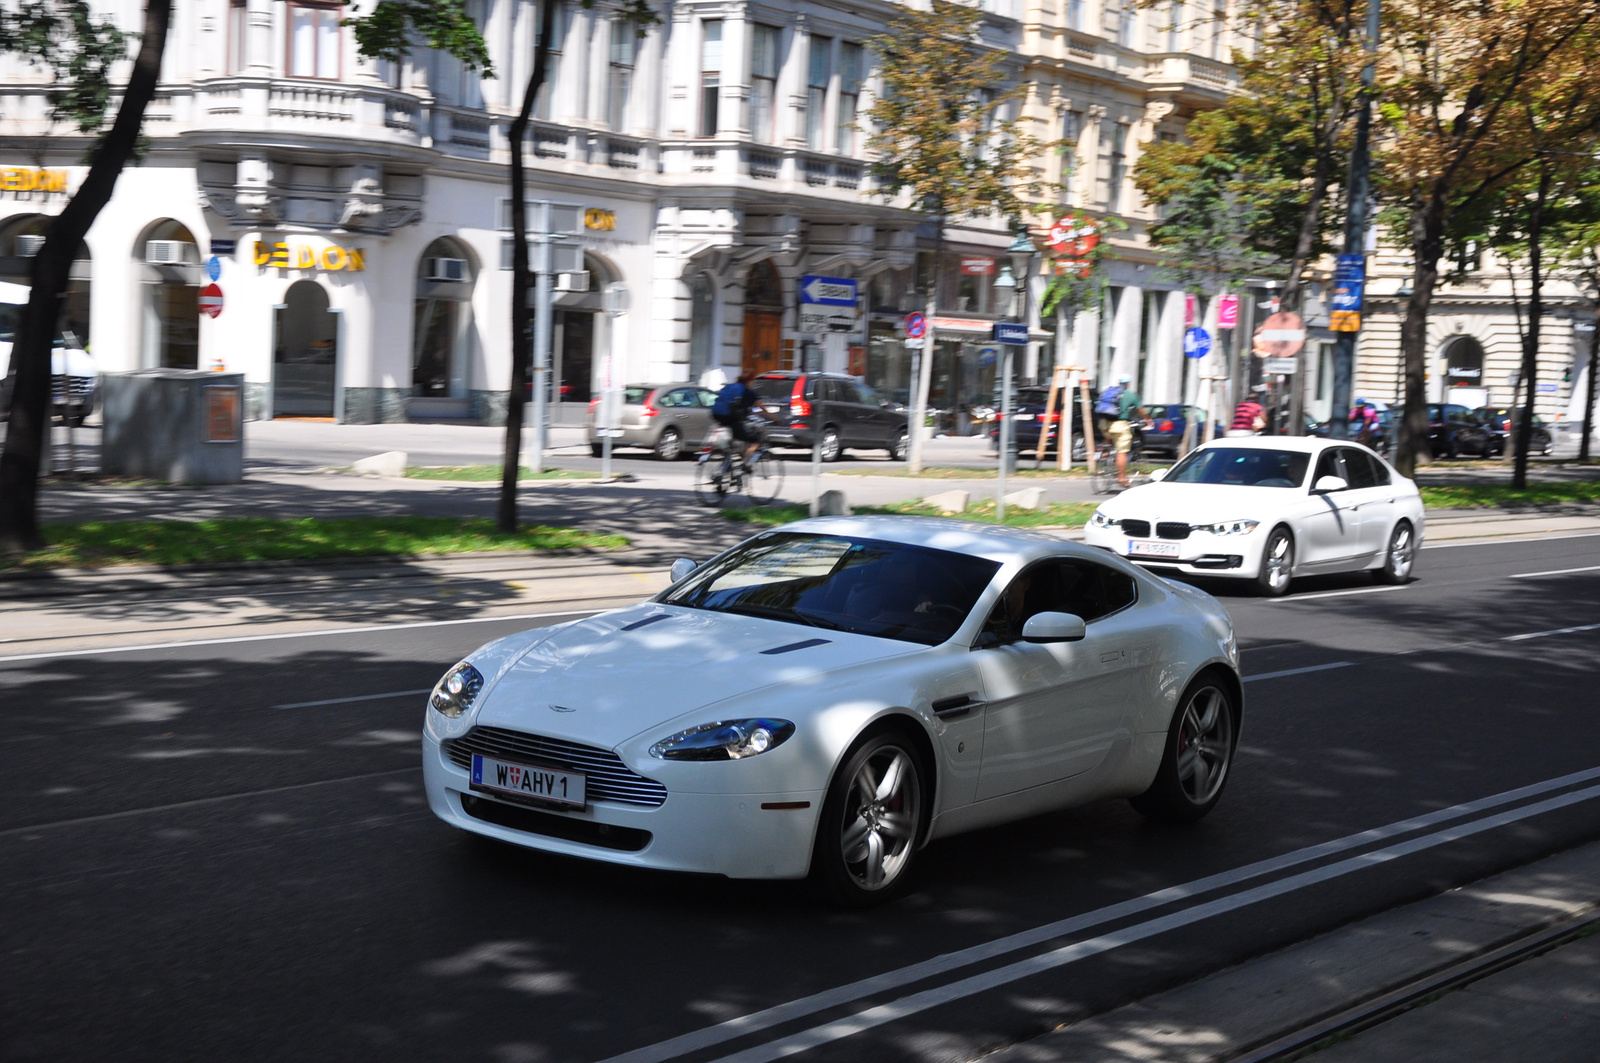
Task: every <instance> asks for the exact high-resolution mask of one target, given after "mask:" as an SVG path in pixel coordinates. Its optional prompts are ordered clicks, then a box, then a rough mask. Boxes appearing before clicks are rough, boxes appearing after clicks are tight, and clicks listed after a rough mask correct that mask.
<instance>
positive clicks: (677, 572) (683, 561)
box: [671, 557, 700, 583]
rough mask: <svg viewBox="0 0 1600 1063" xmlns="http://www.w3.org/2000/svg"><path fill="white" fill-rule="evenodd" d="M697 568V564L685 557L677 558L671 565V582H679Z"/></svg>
mask: <svg viewBox="0 0 1600 1063" xmlns="http://www.w3.org/2000/svg"><path fill="white" fill-rule="evenodd" d="M699 567H700V566H699V565H698V564H696V563H695V562H693V561H691V560H689V559H688V558H687V557H680V558H678V560H676V561H674V562H673V563H672V572H671V575H672V582H674V583H677V582H678V581H679V580H681V579H685V578H687V577H688V576H689V574H690V573H692V572H693V571H694V570H695V569H697V568H699Z"/></svg>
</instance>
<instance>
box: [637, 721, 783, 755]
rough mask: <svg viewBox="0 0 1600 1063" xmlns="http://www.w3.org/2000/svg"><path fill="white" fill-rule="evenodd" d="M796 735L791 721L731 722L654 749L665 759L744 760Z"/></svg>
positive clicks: (676, 737)
mask: <svg viewBox="0 0 1600 1063" xmlns="http://www.w3.org/2000/svg"><path fill="white" fill-rule="evenodd" d="M792 734H794V724H792V723H790V722H789V721H788V720H765V719H761V720H727V721H724V722H722V723H707V724H701V725H700V726H699V727H691V728H689V729H688V730H687V731H679V732H678V733H677V734H675V735H673V736H671V737H670V738H663V739H662V740H661V741H659V742H657V743H656V744H655V745H653V746H651V747H650V755H651V756H652V757H660V758H661V759H662V760H743V759H744V758H745V757H753V756H755V755H756V754H757V753H765V752H766V751H767V750H769V749H772V748H773V747H774V746H779V745H782V744H783V742H784V740H785V739H787V738H788V737H789V736H790V735H792Z"/></svg>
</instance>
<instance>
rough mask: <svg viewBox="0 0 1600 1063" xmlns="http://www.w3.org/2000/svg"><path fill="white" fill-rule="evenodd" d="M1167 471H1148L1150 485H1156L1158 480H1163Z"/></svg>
mask: <svg viewBox="0 0 1600 1063" xmlns="http://www.w3.org/2000/svg"><path fill="white" fill-rule="evenodd" d="M1167 471H1168V470H1166V469H1152V470H1150V482H1151V483H1156V482H1157V481H1159V480H1165V479H1166V478H1167Z"/></svg>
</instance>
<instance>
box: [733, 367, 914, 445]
mask: <svg viewBox="0 0 1600 1063" xmlns="http://www.w3.org/2000/svg"><path fill="white" fill-rule="evenodd" d="M753 384H754V387H755V390H756V394H757V395H759V396H760V397H761V402H760V404H759V405H758V407H757V410H758V412H759V413H760V414H761V416H763V417H765V418H766V419H767V421H768V422H769V423H768V425H767V430H766V432H767V442H769V443H771V444H772V445H773V446H776V447H785V446H788V447H804V448H805V449H807V450H810V449H811V448H812V445H813V444H814V442H815V441H816V439H817V434H816V433H817V432H818V430H819V428H820V430H821V433H822V460H823V461H838V460H839V458H840V457H842V456H843V455H844V452H845V450H846V449H847V448H849V447H859V448H872V449H881V450H886V451H888V452H889V458H890V459H891V460H893V461H902V460H904V459H905V456H906V438H907V435H906V420H907V418H906V412H905V409H904V407H901V406H898V405H896V404H895V403H892V402H890V401H889V400H888V399H886V398H884V397H883V396H881V395H879V394H878V393H877V392H876V391H873V390H872V389H871V388H869V387H867V386H866V385H864V384H860V383H857V381H856V379H855V378H854V377H849V376H845V375H843V374H841V373H798V372H792V371H787V372H774V373H763V374H761V375H760V376H758V377H756V378H755V380H754V382H753Z"/></svg>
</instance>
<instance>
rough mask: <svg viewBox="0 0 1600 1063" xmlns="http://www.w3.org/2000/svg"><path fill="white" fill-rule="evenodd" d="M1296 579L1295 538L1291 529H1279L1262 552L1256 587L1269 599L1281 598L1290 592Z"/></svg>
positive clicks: (1274, 532)
mask: <svg viewBox="0 0 1600 1063" xmlns="http://www.w3.org/2000/svg"><path fill="white" fill-rule="evenodd" d="M1293 579H1294V536H1293V535H1290V534H1289V529H1288V528H1284V527H1277V528H1274V529H1272V534H1271V535H1269V536H1267V545H1266V546H1265V547H1264V548H1263V549H1262V551H1261V570H1260V571H1259V572H1257V573H1256V587H1257V588H1258V589H1259V590H1260V591H1261V593H1262V594H1263V595H1265V596H1266V597H1268V598H1281V597H1283V596H1284V595H1285V594H1287V593H1288V592H1289V584H1290V582H1291V581H1292V580H1293Z"/></svg>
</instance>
